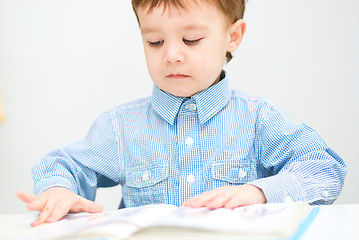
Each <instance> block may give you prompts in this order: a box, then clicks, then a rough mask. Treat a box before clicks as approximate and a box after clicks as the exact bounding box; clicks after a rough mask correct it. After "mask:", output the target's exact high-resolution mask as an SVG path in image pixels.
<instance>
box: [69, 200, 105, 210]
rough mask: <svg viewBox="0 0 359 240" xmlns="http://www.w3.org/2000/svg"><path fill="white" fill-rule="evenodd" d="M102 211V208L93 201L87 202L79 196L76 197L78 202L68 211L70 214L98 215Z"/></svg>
mask: <svg viewBox="0 0 359 240" xmlns="http://www.w3.org/2000/svg"><path fill="white" fill-rule="evenodd" d="M102 211H103V206H101V205H100V204H98V203H95V202H93V201H90V200H87V199H86V198H83V197H81V196H78V201H76V203H75V204H74V206H73V207H72V208H71V209H70V212H89V213H99V212H102Z"/></svg>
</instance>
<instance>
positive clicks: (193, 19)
mask: <svg viewBox="0 0 359 240" xmlns="http://www.w3.org/2000/svg"><path fill="white" fill-rule="evenodd" d="M182 2H183V3H185V5H182V6H180V5H171V4H168V5H166V4H160V5H158V6H155V7H152V8H151V6H145V7H142V8H139V9H137V15H138V20H139V23H140V26H141V30H142V31H143V30H146V29H147V26H153V25H157V26H159V25H171V24H174V25H186V24H190V23H192V25H194V24H201V25H203V26H210V25H211V24H214V23H221V24H222V23H224V24H226V17H225V16H224V14H223V13H222V12H221V11H220V10H219V9H218V8H217V7H216V6H214V5H213V4H211V3H209V2H207V1H182Z"/></svg>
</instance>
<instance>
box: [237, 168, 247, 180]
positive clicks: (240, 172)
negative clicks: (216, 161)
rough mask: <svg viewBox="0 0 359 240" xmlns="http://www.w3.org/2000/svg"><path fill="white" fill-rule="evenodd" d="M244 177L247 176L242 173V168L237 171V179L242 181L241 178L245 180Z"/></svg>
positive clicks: (244, 172) (245, 173)
mask: <svg viewBox="0 0 359 240" xmlns="http://www.w3.org/2000/svg"><path fill="white" fill-rule="evenodd" d="M246 176H247V172H246V171H244V170H243V169H242V168H241V169H239V171H238V177H239V178H240V179H243V178H245V177H246Z"/></svg>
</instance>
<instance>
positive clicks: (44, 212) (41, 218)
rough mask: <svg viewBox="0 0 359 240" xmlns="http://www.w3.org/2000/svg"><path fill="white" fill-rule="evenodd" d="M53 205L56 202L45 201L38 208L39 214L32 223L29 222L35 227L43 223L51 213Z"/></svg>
mask: <svg viewBox="0 0 359 240" xmlns="http://www.w3.org/2000/svg"><path fill="white" fill-rule="evenodd" d="M55 206H56V203H54V202H52V201H51V200H49V201H46V202H45V204H44V207H43V208H42V209H41V210H40V211H41V213H40V215H39V216H38V217H37V219H36V220H35V221H34V222H33V223H31V226H32V227H35V226H38V225H40V224H43V223H45V222H46V220H47V219H48V217H49V216H50V215H51V213H52V211H53V210H54V208H55Z"/></svg>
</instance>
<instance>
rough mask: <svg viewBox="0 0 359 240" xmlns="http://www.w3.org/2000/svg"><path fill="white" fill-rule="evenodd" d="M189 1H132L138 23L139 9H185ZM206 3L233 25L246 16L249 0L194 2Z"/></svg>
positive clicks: (229, 56)
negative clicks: (219, 11) (214, 7)
mask: <svg viewBox="0 0 359 240" xmlns="http://www.w3.org/2000/svg"><path fill="white" fill-rule="evenodd" d="M186 1H189V0H132V8H133V10H134V12H135V14H136V18H137V21H138V23H140V21H139V19H138V15H137V9H138V8H148V12H151V10H152V9H154V8H156V7H158V6H160V5H164V7H165V9H166V8H167V7H169V6H170V5H171V6H174V7H177V8H185V3H186ZM199 1H206V2H209V3H211V4H213V5H215V6H216V7H217V8H218V9H219V10H221V11H222V12H223V13H224V15H225V16H226V17H227V18H228V20H229V21H230V22H231V23H234V22H236V21H237V20H238V19H242V18H243V15H244V10H245V5H246V2H247V0H194V2H197V3H198V2H199ZM226 58H227V62H229V61H230V60H231V59H232V54H231V53H230V52H227V53H226Z"/></svg>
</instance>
